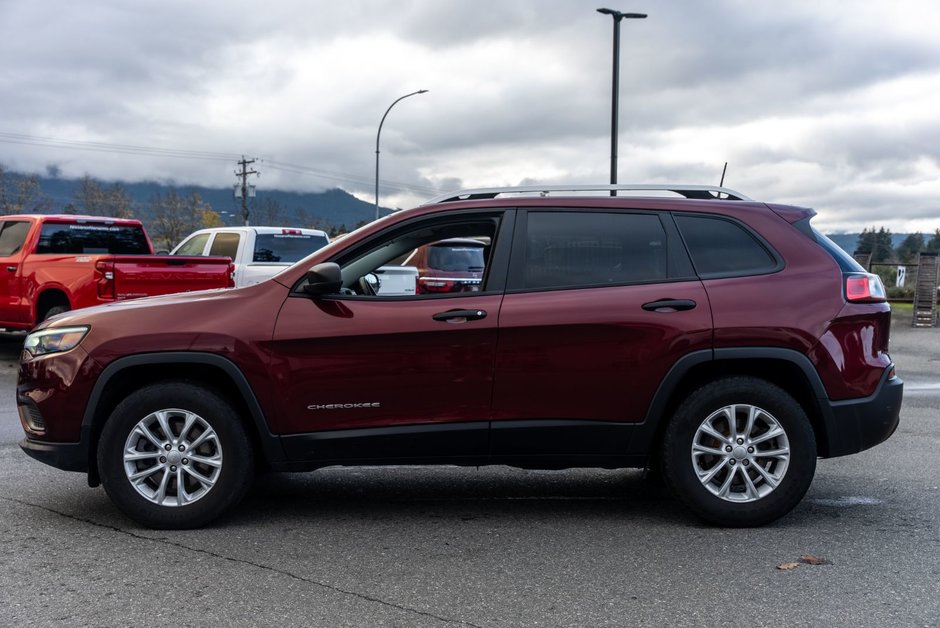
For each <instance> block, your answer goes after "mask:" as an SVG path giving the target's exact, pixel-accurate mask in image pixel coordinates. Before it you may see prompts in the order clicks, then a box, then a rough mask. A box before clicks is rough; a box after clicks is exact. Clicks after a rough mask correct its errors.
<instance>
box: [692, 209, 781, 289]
mask: <svg viewBox="0 0 940 628" xmlns="http://www.w3.org/2000/svg"><path fill="white" fill-rule="evenodd" d="M676 224H678V225H679V231H680V232H681V233H682V238H683V240H685V245H686V247H688V249H689V254H690V255H691V256H692V263H693V265H694V266H695V271H696V272H697V273H698V275H699V277H706V278H707V277H729V276H736V275H741V276H744V275H759V274H763V273H770V272H773V271H774V270H776V269H777V268H778V263H777V259H776V258H775V257H774V256H773V255H772V254H771V253H770V251H769V250H767V248H766V247H765V246H764V245H763V244H762V243H761V242H760V241H758V240H757V238H755V237H754V236H753V235H751V233H750V232H748V231H747V230H746V229H745V228H744V227H742V226H741V225H739V224H738V223H736V222H733V221H731V220H727V219H725V218H718V217H713V216H684V215H676Z"/></svg>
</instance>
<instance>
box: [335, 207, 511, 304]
mask: <svg viewBox="0 0 940 628" xmlns="http://www.w3.org/2000/svg"><path fill="white" fill-rule="evenodd" d="M498 226H499V220H498V219H497V218H493V217H486V218H478V219H464V220H463V221H459V222H440V221H439V220H431V221H428V222H426V223H423V224H419V225H417V226H414V227H413V228H410V229H408V230H405V231H401V232H398V233H396V234H394V235H393V236H392V237H390V238H388V239H383V240H380V241H378V242H377V243H375V244H374V245H373V246H372V247H371V248H369V249H366V250H363V251H357V252H356V254H355V256H354V257H353V258H352V259H348V260H343V259H340V260H338V263H339V264H340V267H341V268H342V271H343V290H342V292H343V293H344V294H347V295H357V296H380V297H403V296H425V295H427V296H449V295H454V294H455V293H477V292H483V291H486V289H487V282H488V277H487V268H488V266H489V259H490V253H491V251H492V247H493V243H494V241H495V238H496V231H497V228H498Z"/></svg>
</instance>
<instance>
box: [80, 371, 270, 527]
mask: <svg viewBox="0 0 940 628" xmlns="http://www.w3.org/2000/svg"><path fill="white" fill-rule="evenodd" d="M98 469H99V470H100V473H101V482H102V484H103V485H104V488H105V490H106V491H107V493H108V495H109V496H110V497H111V499H112V500H114V502H115V503H116V504H117V505H118V507H119V508H120V509H121V510H123V511H124V512H125V514H127V515H128V516H130V517H131V518H132V519H135V520H136V521H138V522H140V523H142V524H143V525H146V526H150V527H153V528H168V529H180V528H193V527H198V526H202V525H205V524H206V523H208V522H209V521H211V520H212V519H215V518H216V517H218V516H219V515H220V514H222V513H223V512H225V511H226V510H227V509H228V508H230V507H231V506H233V505H234V504H235V503H236V502H238V500H240V499H241V497H242V496H243V495H244V494H245V492H246V491H247V490H248V488H249V486H250V483H251V480H252V478H253V477H254V471H253V469H254V463H253V456H252V449H251V444H250V443H249V441H248V437H247V436H246V434H245V430H244V428H243V427H242V424H241V421H239V419H238V415H237V412H236V410H235V409H234V408H233V407H232V405H231V404H230V403H228V402H227V401H226V400H225V399H224V398H223V397H221V396H220V395H218V394H217V393H216V392H215V391H213V390H210V389H207V388H204V387H202V386H199V385H196V384H193V383H189V382H162V383H158V384H153V385H150V386H145V387H144V388H141V389H139V390H137V391H135V392H133V393H131V394H130V395H129V396H128V397H127V398H126V399H124V400H123V401H122V402H121V403H119V404H118V406H117V407H116V408H115V409H114V412H112V413H111V416H110V417H109V418H108V422H107V423H106V424H105V426H104V430H103V431H102V433H101V441H100V444H99V447H98Z"/></svg>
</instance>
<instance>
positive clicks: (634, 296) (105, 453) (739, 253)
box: [17, 186, 903, 528]
mask: <svg viewBox="0 0 940 628" xmlns="http://www.w3.org/2000/svg"><path fill="white" fill-rule="evenodd" d="M617 189H618V190H623V192H620V195H618V196H610V195H609V194H610V191H611V186H593V187H584V188H571V187H569V188H565V189H564V190H561V189H556V188H516V189H509V190H507V189H500V190H475V191H470V192H464V193H460V194H456V195H452V196H450V197H445V198H441V199H437V200H435V201H434V202H432V203H429V204H427V205H424V206H421V207H418V208H415V209H411V210H408V211H402V212H398V213H396V214H394V215H391V216H388V217H386V218H383V219H381V220H378V221H376V222H374V223H372V224H369V225H367V226H365V227H363V228H361V229H359V230H358V231H356V232H354V233H353V234H350V235H349V236H347V237H346V238H343V239H342V240H340V241H338V242H335V243H333V244H331V245H329V246H327V247H325V248H323V249H321V250H319V251H317V252H315V253H314V254H312V255H311V256H309V257H307V258H306V259H304V260H302V261H301V262H299V263H298V264H296V265H295V266H293V267H291V268H289V269H287V270H285V271H284V272H282V273H281V274H279V275H277V276H275V277H274V278H273V279H271V280H269V281H266V282H264V283H261V284H258V285H254V286H250V287H246V288H240V289H226V290H216V291H208V292H198V293H188V294H180V295H173V296H165V297H156V298H151V299H141V300H134V301H126V302H122V303H115V304H111V305H106V306H101V307H96V308H91V309H86V310H80V311H76V312H69V313H67V314H64V315H61V316H58V317H56V318H53V319H51V320H49V321H47V322H45V323H43V324H42V325H40V326H39V327H38V328H36V329H35V330H34V331H33V332H32V333H30V334H29V336H28V337H27V339H26V343H25V347H24V352H23V356H22V361H21V366H20V372H19V383H18V388H17V403H18V405H19V414H20V418H21V421H22V424H23V428H24V429H25V431H26V438H25V439H24V440H23V441H22V442H21V447H22V448H23V449H24V450H25V451H26V453H28V454H29V455H30V456H33V457H34V458H36V459H38V460H41V461H43V462H46V463H48V464H51V465H53V466H56V467H59V468H61V469H68V470H73V471H81V472H83V473H86V474H87V475H88V481H89V484H90V485H91V486H97V485H98V484H99V483H101V484H103V485H104V488H105V490H106V491H107V492H108V494H109V495H110V496H111V498H112V499H113V500H114V502H115V503H116V504H117V505H118V506H119V507H120V508H121V509H122V510H123V511H124V512H126V513H127V514H128V515H129V516H131V517H132V518H134V519H136V520H137V521H139V522H141V523H143V524H144V525H147V526H153V527H160V528H183V527H193V526H199V525H203V524H205V523H207V522H209V521H210V520H212V519H213V518H215V517H217V516H218V515H220V514H222V513H223V512H224V511H225V510H226V509H228V508H230V507H231V506H232V505H233V504H235V503H236V502H237V501H238V500H239V499H240V498H241V497H242V495H244V493H245V492H246V490H247V489H248V488H249V486H250V484H251V482H252V479H253V477H254V474H255V471H256V469H260V468H264V469H273V470H282V471H302V470H312V469H317V468H320V467H325V466H328V465H365V464H368V465H375V464H457V465H472V466H476V465H486V464H505V465H512V466H517V467H524V468H539V469H561V468H568V467H605V468H617V467H635V468H644V467H653V466H655V467H656V468H659V469H661V470H662V473H663V477H664V478H665V481H666V483H667V484H668V485H669V486H670V488H671V489H672V491H673V492H674V493H675V495H676V496H677V497H678V499H679V500H681V501H682V502H683V503H684V504H686V505H687V506H688V507H689V508H690V509H691V510H692V511H694V512H695V513H696V514H697V515H699V516H700V517H702V518H703V519H705V520H706V521H709V522H712V523H714V524H718V525H724V526H751V525H760V524H764V523H767V522H770V521H773V520H775V519H777V518H778V517H781V516H782V515H784V514H786V513H787V512H789V511H790V510H791V509H792V508H793V507H794V506H795V505H796V504H797V503H798V502H799V501H800V499H801V498H802V496H803V495H804V494H805V492H806V490H807V489H808V487H809V485H810V482H811V481H812V478H813V474H814V472H815V468H816V459H817V458H818V457H834V456H842V455H845V454H851V453H855V452H858V451H861V450H863V449H866V448H868V447H872V446H874V445H877V444H878V443H880V442H882V441H884V440H885V439H886V438H888V437H889V436H890V435H891V434H892V432H893V431H894V430H895V428H896V427H897V425H898V416H899V410H900V405H901V396H902V388H903V384H902V382H901V380H900V379H899V378H898V377H896V375H895V370H894V366H893V364H892V362H891V358H890V357H889V356H888V333H889V327H890V318H891V313H890V309H889V307H888V305H887V303H886V302H885V294H884V289H883V287H882V285H881V282H880V281H879V279H878V278H877V277H876V276H873V275H869V274H866V273H865V272H864V271H863V270H862V268H861V267H859V266H858V265H857V264H856V263H855V261H854V260H853V259H852V258H851V257H849V256H848V255H846V254H845V253H843V252H842V251H841V250H840V249H839V248H838V247H837V246H835V245H834V244H833V243H832V242H831V241H830V240H828V239H827V238H826V237H824V236H823V235H821V234H819V233H818V232H816V230H814V228H813V227H812V226H811V225H810V220H811V218H812V217H813V215H814V213H815V212H813V211H812V210H810V209H803V208H799V207H787V206H780V205H769V204H765V203H760V202H754V201H751V200H749V199H746V198H744V197H743V196H742V195H740V194H738V193H736V192H733V191H731V190H727V189H724V188H708V187H705V186H672V187H668V188H666V189H667V190H669V191H670V192H672V193H673V196H672V197H663V196H662V194H661V193H659V192H657V193H656V194H659V196H657V195H656V194H654V193H652V192H647V191H646V190H648V189H650V190H651V189H652V186H617ZM592 190H593V191H594V192H595V195H591V193H590V191H592ZM627 190H630V191H629V192H627ZM597 191H600V192H601V193H603V194H604V196H600V195H597V194H596V192H597ZM638 193H639V194H640V195H637V194H638ZM623 194H628V195H627V196H624V195H623ZM455 238H460V239H462V240H465V241H475V242H479V243H486V244H485V246H483V247H481V251H480V253H481V255H480V258H479V260H480V265H481V266H482V268H480V269H479V270H480V272H481V273H482V274H481V281H480V284H479V289H478V290H473V291H457V292H420V293H418V294H409V295H394V296H393V295H381V294H377V292H376V288H375V282H374V279H373V277H374V275H373V271H375V270H376V269H378V268H380V267H382V266H383V265H385V264H387V263H388V262H390V261H391V260H395V259H400V258H402V256H407V255H409V253H410V252H412V251H414V250H417V249H419V248H421V247H423V246H425V245H428V244H431V243H435V242H441V241H453V240H454V239H455Z"/></svg>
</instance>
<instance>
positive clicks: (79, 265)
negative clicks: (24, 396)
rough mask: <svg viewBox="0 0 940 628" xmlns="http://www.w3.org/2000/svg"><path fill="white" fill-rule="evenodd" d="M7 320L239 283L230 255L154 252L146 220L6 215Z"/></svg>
mask: <svg viewBox="0 0 940 628" xmlns="http://www.w3.org/2000/svg"><path fill="white" fill-rule="evenodd" d="M0 265H2V267H3V268H5V269H6V271H5V272H4V273H3V275H0V327H2V328H5V329H11V330H18V329H19V330H22V329H32V328H33V327H34V326H35V325H36V324H37V323H39V322H41V321H44V320H45V319H47V318H49V317H51V316H55V315H56V314H61V313H62V312H67V311H69V310H75V309H79V308H83V307H89V306H92V305H100V304H102V303H110V302H112V301H122V300H125V299H133V298H137V297H145V296H153V295H161V294H169V293H173V292H186V291H192V290H206V289H210V288H226V287H230V286H232V285H233V284H232V280H231V276H232V268H231V264H230V262H229V260H227V259H224V258H220V257H212V258H209V257H177V258H169V257H167V256H166V255H154V254H153V245H152V244H151V243H150V238H148V237H147V234H146V232H145V231H144V227H143V225H142V224H141V223H140V221H138V220H129V219H122V218H106V217H102V216H75V215H71V214H69V215H41V214H13V215H9V216H0Z"/></svg>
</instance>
